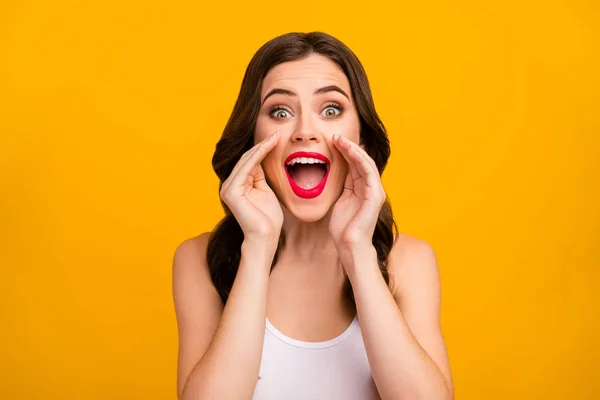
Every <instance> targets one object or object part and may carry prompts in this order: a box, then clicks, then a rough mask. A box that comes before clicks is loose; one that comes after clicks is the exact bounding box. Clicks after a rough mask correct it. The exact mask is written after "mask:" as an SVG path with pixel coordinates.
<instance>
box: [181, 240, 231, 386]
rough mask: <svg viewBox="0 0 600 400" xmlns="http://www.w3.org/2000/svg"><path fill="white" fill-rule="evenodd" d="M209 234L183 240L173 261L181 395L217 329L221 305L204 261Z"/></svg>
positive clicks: (221, 310) (221, 309)
mask: <svg viewBox="0 0 600 400" xmlns="http://www.w3.org/2000/svg"><path fill="white" fill-rule="evenodd" d="M209 235H210V234H209V233H203V234H201V235H198V236H195V237H193V238H190V239H186V240H184V241H183V242H182V243H181V244H179V246H177V249H176V250H175V254H174V257H173V302H174V305H175V314H176V318H177V331H178V338H179V349H178V368H177V388H178V393H179V394H181V392H182V391H183V387H184V384H185V381H186V379H187V377H188V376H189V374H190V372H191V371H192V369H193V367H194V365H196V363H197V362H198V360H200V358H202V355H203V354H204V352H205V350H206V349H207V347H208V345H209V344H210V341H211V340H212V337H213V335H214V333H215V331H216V329H217V326H218V323H219V320H220V318H221V314H222V312H223V307H224V306H223V303H222V301H221V297H220V296H219V293H218V292H217V289H216V288H215V287H214V285H213V282H212V279H211V277H210V271H209V268H208V264H207V260H206V249H207V247H208V239H209Z"/></svg>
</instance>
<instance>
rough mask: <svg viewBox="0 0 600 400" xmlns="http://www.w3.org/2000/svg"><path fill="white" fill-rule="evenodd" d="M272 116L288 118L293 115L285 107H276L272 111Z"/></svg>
mask: <svg viewBox="0 0 600 400" xmlns="http://www.w3.org/2000/svg"><path fill="white" fill-rule="evenodd" d="M271 116H273V117H274V118H275V119H286V118H289V117H291V113H290V112H289V111H288V110H286V109H284V108H275V109H273V110H272V111H271Z"/></svg>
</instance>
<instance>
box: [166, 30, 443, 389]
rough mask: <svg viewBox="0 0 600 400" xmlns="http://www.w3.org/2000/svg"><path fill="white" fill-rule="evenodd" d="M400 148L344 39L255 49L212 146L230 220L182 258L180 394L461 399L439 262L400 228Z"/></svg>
mask: <svg viewBox="0 0 600 400" xmlns="http://www.w3.org/2000/svg"><path fill="white" fill-rule="evenodd" d="M389 155H390V149H389V142H388V138H387V135H386V132H385V128H384V126H383V124H382V123H381V121H380V120H379V117H378V116H377V113H376V111H375V107H374V105H373V99H372V97H371V92H370V88H369V84H368V81H367V77H366V74H365V72H364V70H363V68H362V66H361V64H360V62H359V60H358V59H357V58H356V56H355V55H354V53H352V51H350V49H348V48H347V47H346V46H345V45H344V44H342V43H341V42H340V41H338V40H337V39H335V38H333V37H331V36H329V35H327V34H324V33H319V32H313V33H309V34H303V33H290V34H286V35H282V36H280V37H277V38H275V39H273V40H271V41H269V42H268V43H266V44H265V45H263V46H262V47H261V48H260V49H259V50H258V52H257V53H256V54H255V56H254V57H253V59H252V60H251V62H250V64H249V65H248V68H247V70H246V74H245V76H244V79H243V82H242V87H241V90H240V93H239V97H238V100H237V102H236V104H235V107H234V109H233V112H232V114H231V117H230V119H229V122H228V123H227V126H226V127H225V130H224V132H223V135H222V137H221V139H220V141H219V143H218V144H217V148H216V151H215V154H214V157H213V168H214V170H215V172H216V173H217V175H218V176H219V178H220V180H221V188H220V196H221V200H222V203H223V206H224V208H225V212H226V216H225V218H224V219H223V220H222V221H221V223H220V224H219V225H218V226H217V227H216V229H215V230H214V231H213V232H212V233H210V234H208V233H204V234H202V235H200V236H198V237H195V238H192V239H188V240H186V241H184V242H183V243H182V244H181V245H180V246H179V247H178V248H177V250H176V252H175V256H174V262H173V264H174V265H173V293H174V302H175V309H176V314H177V322H178V330H179V356H178V357H179V358H178V384H177V387H178V396H179V398H181V399H251V398H252V399H255V400H262V399H377V398H382V399H384V400H387V399H451V398H453V385H452V378H451V373H450V367H449V363H448V357H447V354H446V349H445V345H444V340H443V337H442V333H441V329H440V315H439V314H440V285H439V275H438V269H437V263H436V257H435V254H434V252H433V250H432V249H431V247H430V246H429V245H428V244H427V243H426V242H423V241H421V240H419V239H416V238H412V237H410V236H408V235H397V236H394V233H393V232H394V231H393V229H392V228H393V227H395V225H394V221H393V218H392V212H391V207H390V205H389V203H388V202H387V200H386V195H385V192H384V190H383V188H382V186H381V181H380V174H381V173H382V172H383V170H384V168H385V165H386V163H387V160H388V157H389Z"/></svg>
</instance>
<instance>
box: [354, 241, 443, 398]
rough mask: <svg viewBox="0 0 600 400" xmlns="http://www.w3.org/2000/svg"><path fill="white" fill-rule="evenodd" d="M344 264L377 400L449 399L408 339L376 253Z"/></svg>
mask: <svg viewBox="0 0 600 400" xmlns="http://www.w3.org/2000/svg"><path fill="white" fill-rule="evenodd" d="M349 260H350V261H349V262H350V263H351V266H350V268H348V270H350V271H353V272H352V273H349V274H348V275H349V278H350V281H351V283H352V289H353V291H354V298H355V301H356V307H357V312H358V316H359V319H360V324H361V330H362V334H363V339H364V342H365V348H366V351H367V355H368V358H369V363H370V365H371V371H372V374H373V379H374V381H375V383H376V385H377V389H378V391H379V393H380V395H381V397H382V399H383V400H402V399H410V400H413V399H428V400H433V399H439V400H442V399H443V400H446V399H450V398H451V397H452V396H451V394H450V390H449V389H448V384H447V383H446V380H445V378H444V376H443V374H442V373H441V371H440V369H439V368H438V366H437V365H436V364H435V362H434V361H433V360H432V359H431V358H430V357H429V355H428V354H427V353H426V352H425V350H424V349H423V348H422V347H421V345H420V344H419V342H418V341H417V340H416V338H415V337H414V336H413V334H412V332H411V330H410V328H409V326H408V324H407V322H406V320H405V319H404V316H403V314H402V312H401V310H400V308H399V307H398V305H397V304H396V301H395V299H394V297H393V295H392V294H391V292H390V290H389V288H388V286H387V285H386V283H385V280H384V279H383V276H382V275H381V272H380V270H379V267H378V264H377V258H376V253H375V249H374V248H372V249H371V248H369V249H368V250H366V251H365V250H362V251H360V252H355V253H354V254H353V255H352V257H350V258H349Z"/></svg>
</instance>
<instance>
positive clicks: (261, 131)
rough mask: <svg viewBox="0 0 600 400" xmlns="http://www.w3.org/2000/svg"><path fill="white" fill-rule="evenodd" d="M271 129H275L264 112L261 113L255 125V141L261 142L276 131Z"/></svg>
mask: <svg viewBox="0 0 600 400" xmlns="http://www.w3.org/2000/svg"><path fill="white" fill-rule="evenodd" d="M261 112H262V111H261ZM271 131H273V128H272V127H271V126H270V124H269V119H268V118H265V117H264V116H263V115H262V114H261V115H259V117H258V119H257V120H256V125H255V126H254V143H255V144H256V143H260V142H262V141H263V140H265V139H266V138H268V137H269V136H271V135H272V134H274V133H275V131H273V132H271Z"/></svg>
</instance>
